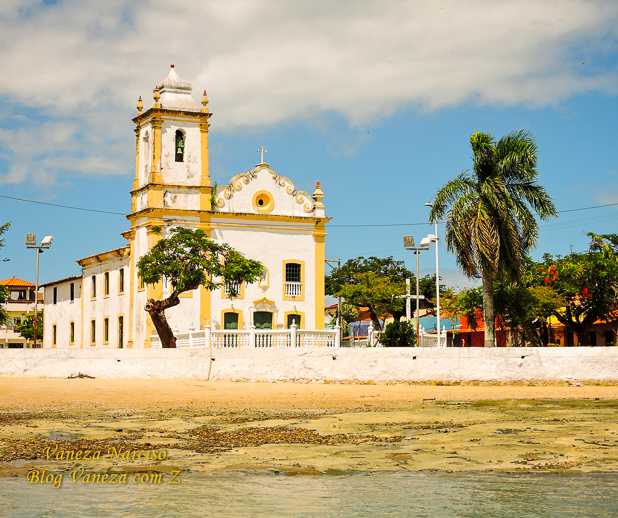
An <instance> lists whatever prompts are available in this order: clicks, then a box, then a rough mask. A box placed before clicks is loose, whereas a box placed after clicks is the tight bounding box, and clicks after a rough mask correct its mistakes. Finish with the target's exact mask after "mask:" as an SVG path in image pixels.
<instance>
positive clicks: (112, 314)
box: [83, 257, 130, 349]
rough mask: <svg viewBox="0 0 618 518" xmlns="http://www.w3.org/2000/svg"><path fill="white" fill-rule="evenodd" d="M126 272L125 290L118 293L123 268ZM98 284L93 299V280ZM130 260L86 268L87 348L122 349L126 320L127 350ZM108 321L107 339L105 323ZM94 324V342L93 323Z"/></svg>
mask: <svg viewBox="0 0 618 518" xmlns="http://www.w3.org/2000/svg"><path fill="white" fill-rule="evenodd" d="M121 268H122V269H123V270H124V272H125V273H124V276H125V278H124V291H122V292H120V291H119V278H120V274H119V271H120V269H121ZM105 274H108V275H109V292H108V293H106V292H105ZM93 277H94V279H95V282H96V294H95V295H94V296H93V286H92V284H93V283H92V279H93ZM128 278H129V258H128V257H126V258H124V259H117V260H110V261H107V262H104V263H101V264H97V265H92V266H86V267H84V268H83V279H84V280H83V284H84V288H83V297H84V300H83V313H84V323H83V325H84V329H83V343H84V347H98V348H104V349H113V348H117V347H118V346H119V341H118V338H119V328H118V327H119V320H118V317H120V316H122V317H123V326H124V330H123V342H124V343H123V346H124V347H126V341H127V336H128V334H127V331H128V315H129V307H130V306H129V301H130V290H129V284H128ZM106 319H107V321H108V329H107V331H108V332H107V337H106V336H105V320H106ZM93 321H94V322H95V337H94V338H95V339H94V341H92V336H91V329H92V327H91V326H92V322H93Z"/></svg>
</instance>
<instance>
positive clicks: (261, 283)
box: [258, 268, 268, 288]
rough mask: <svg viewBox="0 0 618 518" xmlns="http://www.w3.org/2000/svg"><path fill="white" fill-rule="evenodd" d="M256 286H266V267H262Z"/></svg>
mask: <svg viewBox="0 0 618 518" xmlns="http://www.w3.org/2000/svg"><path fill="white" fill-rule="evenodd" d="M258 286H259V287H260V288H268V268H264V269H263V270H262V275H260V280H259V282H258Z"/></svg>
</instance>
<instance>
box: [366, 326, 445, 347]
mask: <svg viewBox="0 0 618 518" xmlns="http://www.w3.org/2000/svg"><path fill="white" fill-rule="evenodd" d="M367 347H382V345H381V344H380V336H379V333H378V332H377V331H376V330H375V329H374V327H373V324H369V328H368V329H367ZM417 347H446V327H445V328H444V329H443V331H442V334H441V336H440V341H439V342H438V335H437V334H435V335H434V334H428V333H427V332H426V331H425V328H424V327H421V328H420V329H419V332H418V340H417Z"/></svg>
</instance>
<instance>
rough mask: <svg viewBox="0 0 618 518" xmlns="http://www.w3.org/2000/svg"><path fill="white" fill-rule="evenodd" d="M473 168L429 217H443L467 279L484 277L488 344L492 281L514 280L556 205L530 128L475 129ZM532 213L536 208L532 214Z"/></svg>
mask: <svg viewBox="0 0 618 518" xmlns="http://www.w3.org/2000/svg"><path fill="white" fill-rule="evenodd" d="M470 145H471V147H472V153H473V169H472V172H470V171H464V172H462V173H460V174H459V175H458V176H457V177H456V178H454V179H453V180H450V181H449V182H448V183H447V184H446V185H444V186H443V187H442V188H441V189H440V190H439V191H438V192H437V193H436V196H435V201H434V204H433V207H432V210H431V214H430V216H429V219H430V221H431V222H436V221H439V220H440V219H444V218H446V219H445V224H444V232H445V241H446V248H447V250H449V251H450V252H453V253H454V254H455V256H456V260H457V263H458V264H459V266H460V267H461V268H462V270H463V272H464V274H465V275H467V276H468V277H469V278H472V277H477V276H479V275H480V276H481V277H482V279H483V307H484V317H483V318H484V323H485V346H486V347H493V345H494V341H495V319H494V314H495V310H494V293H493V287H494V280H497V279H503V280H513V281H514V280H516V279H518V278H519V277H520V271H521V266H522V263H523V261H524V259H525V258H526V256H527V255H528V252H529V251H530V250H531V249H533V248H534V247H535V246H536V244H537V241H538V235H539V233H538V224H537V220H536V218H535V214H534V212H536V213H537V214H538V215H539V217H540V218H541V219H548V218H550V217H552V216H555V215H556V214H557V213H556V208H555V207H554V204H553V202H552V200H551V198H550V196H549V195H548V194H547V193H546V191H545V189H544V188H543V187H541V186H540V185H538V184H537V183H536V180H537V178H538V175H539V174H538V172H537V170H536V163H537V146H536V143H535V141H534V138H533V137H532V135H531V134H530V133H528V132H526V131H514V132H511V133H508V134H507V135H505V136H504V137H502V138H500V139H499V140H498V141H496V139H495V138H494V137H493V136H492V135H491V134H489V133H481V132H477V133H473V134H472V136H471V137H470ZM533 211H534V212H533Z"/></svg>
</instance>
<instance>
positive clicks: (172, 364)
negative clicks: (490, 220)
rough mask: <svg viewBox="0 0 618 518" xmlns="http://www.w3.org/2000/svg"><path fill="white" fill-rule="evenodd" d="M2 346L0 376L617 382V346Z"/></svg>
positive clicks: (345, 380) (398, 381) (346, 381)
mask: <svg viewBox="0 0 618 518" xmlns="http://www.w3.org/2000/svg"><path fill="white" fill-rule="evenodd" d="M212 357H213V358H215V361H212V362H211V360H210V358H211V351H209V350H208V349H107V350H106V349H98V350H89V349H75V350H71V349H69V350H67V349H3V350H1V351H0V375H2V376H10V375H28V376H46V377H68V376H70V375H72V374H73V375H74V374H77V373H80V372H81V373H83V374H88V375H90V376H95V377H99V378H177V379H208V377H209V370H210V379H211V380H220V381H261V382H272V381H302V382H311V381H313V382H327V383H329V382H330V383H348V382H358V383H367V382H373V383H400V382H419V381H445V382H449V381H450V382H453V381H502V382H509V381H528V380H545V381H563V380H567V379H578V380H581V381H585V380H589V381H593V380H594V381H617V382H618V347H576V348H507V349H503V348H496V349H484V348H470V349H466V348H463V349H460V348H448V349H429V348H426V349H425V348H410V349H381V348H379V349H367V348H363V349H360V348H353V349H348V348H341V349H213V350H212Z"/></svg>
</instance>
